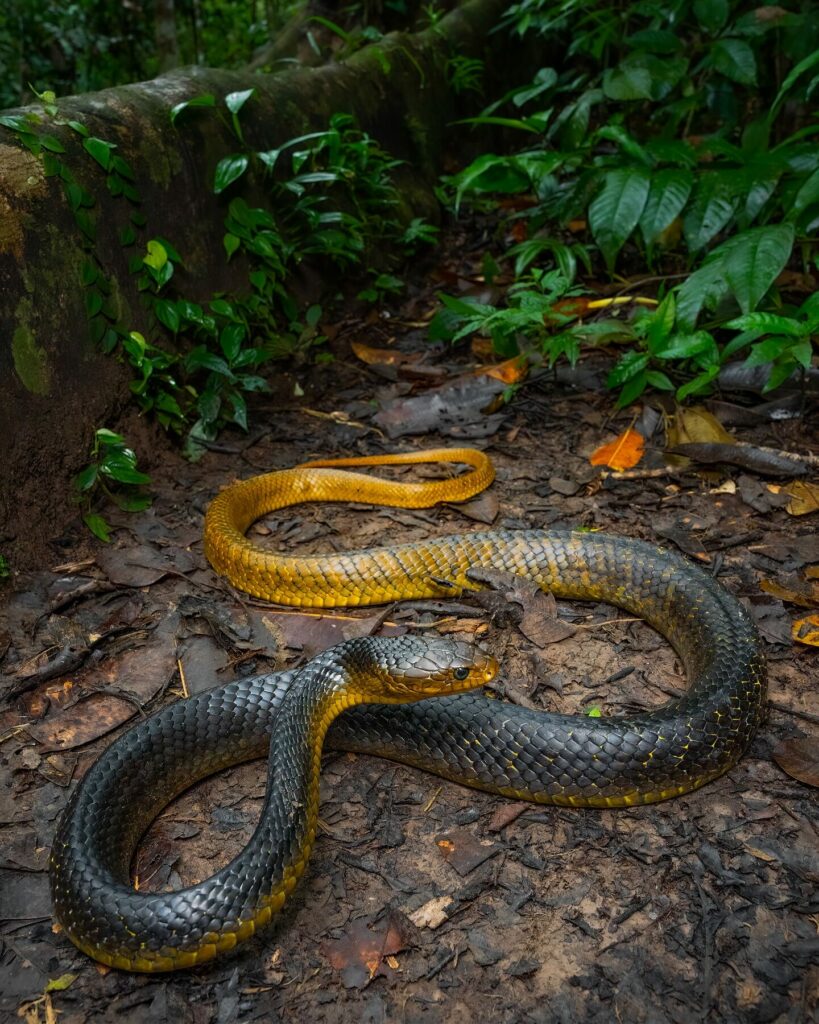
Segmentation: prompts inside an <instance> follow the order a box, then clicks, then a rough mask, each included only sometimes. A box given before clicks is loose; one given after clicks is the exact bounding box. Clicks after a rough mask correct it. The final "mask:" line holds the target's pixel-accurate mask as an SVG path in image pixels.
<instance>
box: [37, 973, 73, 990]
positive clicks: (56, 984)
mask: <svg viewBox="0 0 819 1024" xmlns="http://www.w3.org/2000/svg"><path fill="white" fill-rule="evenodd" d="M76 977H77V975H76V974H61V975H60V976H59V978H50V979H49V982H48V984H47V985H46V987H45V990H46V992H62V991H63V990H64V989H67V988H68V986H69V985H71V984H72V982H73V981H75V980H76Z"/></svg>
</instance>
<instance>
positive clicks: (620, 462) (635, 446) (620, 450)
mask: <svg viewBox="0 0 819 1024" xmlns="http://www.w3.org/2000/svg"><path fill="white" fill-rule="evenodd" d="M644 450H645V439H644V438H643V435H642V434H638V433H637V431H636V430H634V429H633V428H632V427H629V428H628V430H624V431H623V433H622V434H620V436H619V437H618V438H617V439H616V440H614V441H612V442H611V443H610V444H604V445H603V446H602V447H601V448H598V449H597V451H595V452H593V453H592V454H591V455H590V456H589V462H590V463H591V464H592V465H593V466H608V468H609V469H614V470H617V471H618V472H619V471H621V470H624V469H633V468H634V467H635V466H636V465H637V463H638V462H639V461H640V459H641V458H642V457H643V452H644Z"/></svg>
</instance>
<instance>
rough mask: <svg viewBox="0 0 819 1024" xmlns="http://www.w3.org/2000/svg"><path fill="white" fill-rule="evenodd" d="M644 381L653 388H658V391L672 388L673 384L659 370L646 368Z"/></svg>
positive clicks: (671, 389)
mask: <svg viewBox="0 0 819 1024" xmlns="http://www.w3.org/2000/svg"><path fill="white" fill-rule="evenodd" d="M646 382H647V383H648V384H650V385H651V386H652V387H653V388H659V389H660V391H673V390H674V385H673V384H672V383H671V381H670V379H669V378H668V377H667V376H666V374H664V373H662V372H661V371H660V370H646Z"/></svg>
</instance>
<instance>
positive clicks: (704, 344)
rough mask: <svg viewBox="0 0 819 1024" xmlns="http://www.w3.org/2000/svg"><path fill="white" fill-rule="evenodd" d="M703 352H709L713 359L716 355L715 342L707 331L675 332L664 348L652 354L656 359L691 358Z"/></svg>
mask: <svg viewBox="0 0 819 1024" xmlns="http://www.w3.org/2000/svg"><path fill="white" fill-rule="evenodd" d="M703 352H708V353H710V354H711V355H712V356H713V358H714V359H715V360H716V358H717V355H718V351H717V344H716V342H715V341H714V339H713V338H712V337H711V335H710V334H709V333H708V331H695V332H694V333H693V334H677V335H675V336H674V337H673V338H670V339H669V342H668V344H667V345H666V347H665V348H661V349H659V350H658V351H657V352H655V353H654V354H655V355H656V356H657V358H658V359H692V358H693V357H694V356H697V355H700V354H701V353H703Z"/></svg>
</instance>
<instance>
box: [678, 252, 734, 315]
mask: <svg viewBox="0 0 819 1024" xmlns="http://www.w3.org/2000/svg"><path fill="white" fill-rule="evenodd" d="M727 294H728V285H727V284H726V283H725V278H724V277H723V276H722V261H721V260H720V259H718V258H717V259H714V260H708V261H707V262H706V263H705V265H704V266H702V267H700V269H699V270H697V271H695V272H694V273H693V274H691V276H690V277H687V278H686V279H685V281H683V283H682V284H681V285H680V287H679V288H678V289H677V326H678V327H679V328H680V330H682V331H693V330H694V328H695V327H696V324H697V318H698V317H699V315H700V311H701V310H702V309H704V308H705V309H716V307H717V305H718V303H719V302H720V301H721V300H722V299H723V298H724V296H725V295H727Z"/></svg>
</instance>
